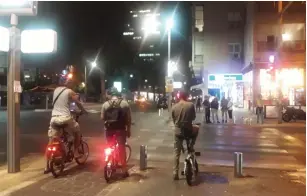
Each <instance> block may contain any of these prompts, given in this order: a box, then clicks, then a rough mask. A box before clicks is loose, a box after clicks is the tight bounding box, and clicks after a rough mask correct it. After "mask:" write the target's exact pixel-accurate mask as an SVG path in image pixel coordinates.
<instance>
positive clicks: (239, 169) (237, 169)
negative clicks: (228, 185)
mask: <svg viewBox="0 0 307 196" xmlns="http://www.w3.org/2000/svg"><path fill="white" fill-rule="evenodd" d="M234 176H235V177H236V178H239V177H242V176H243V153H241V152H235V153H234Z"/></svg>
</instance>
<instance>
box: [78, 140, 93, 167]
mask: <svg viewBox="0 0 307 196" xmlns="http://www.w3.org/2000/svg"><path fill="white" fill-rule="evenodd" d="M78 152H79V154H80V155H82V156H81V157H80V158H75V161H76V162H77V164H78V165H83V164H85V162H86V161H87V159H88V157H89V154H90V151H89V147H88V144H87V143H86V142H85V141H81V144H80V146H79V148H78Z"/></svg>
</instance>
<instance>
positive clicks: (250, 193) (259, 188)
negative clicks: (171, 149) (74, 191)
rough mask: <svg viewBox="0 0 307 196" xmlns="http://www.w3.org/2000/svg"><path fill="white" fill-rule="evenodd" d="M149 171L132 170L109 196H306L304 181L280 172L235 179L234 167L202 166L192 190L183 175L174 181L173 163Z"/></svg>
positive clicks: (248, 171) (155, 165)
mask: <svg viewBox="0 0 307 196" xmlns="http://www.w3.org/2000/svg"><path fill="white" fill-rule="evenodd" d="M148 168H149V169H148V170H147V171H139V170H134V171H132V172H131V176H130V177H129V178H128V179H126V180H125V181H121V182H119V183H117V184H114V185H112V188H110V189H111V190H112V191H109V192H108V194H107V195H108V196H117V195H127V196H141V195H160V196H178V195H179V196H180V195H214V196H237V195H244V196H256V195H261V196H289V195H296V196H299V195H301V196H303V195H305V182H304V179H301V180H300V181H298V180H297V179H298V178H297V179H295V180H294V177H290V175H289V173H287V172H281V171H276V170H275V171H272V170H261V169H245V170H244V172H245V175H247V177H245V178H234V175H233V169H232V168H225V167H207V166H200V168H199V169H200V172H199V175H198V178H197V181H196V182H195V183H194V186H193V187H189V186H188V185H187V184H186V181H185V177H184V176H181V177H180V180H179V181H177V182H173V181H172V165H171V164H170V163H168V164H165V163H158V162H151V163H149V167H148ZM302 183H303V184H302ZM110 189H109V190H110ZM103 193H104V192H103V191H102V192H101V193H100V194H97V196H102V195H104V194H103Z"/></svg>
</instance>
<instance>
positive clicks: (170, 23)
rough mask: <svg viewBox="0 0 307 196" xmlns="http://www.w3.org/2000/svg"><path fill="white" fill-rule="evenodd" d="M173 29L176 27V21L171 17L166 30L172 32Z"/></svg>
mask: <svg viewBox="0 0 307 196" xmlns="http://www.w3.org/2000/svg"><path fill="white" fill-rule="evenodd" d="M173 27H174V20H173V17H171V18H169V19H167V21H166V29H167V30H168V31H170V30H171V29H172V28H173Z"/></svg>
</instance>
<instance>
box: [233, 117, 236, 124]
mask: <svg viewBox="0 0 307 196" xmlns="http://www.w3.org/2000/svg"><path fill="white" fill-rule="evenodd" d="M233 124H236V117H235V116H233Z"/></svg>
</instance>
